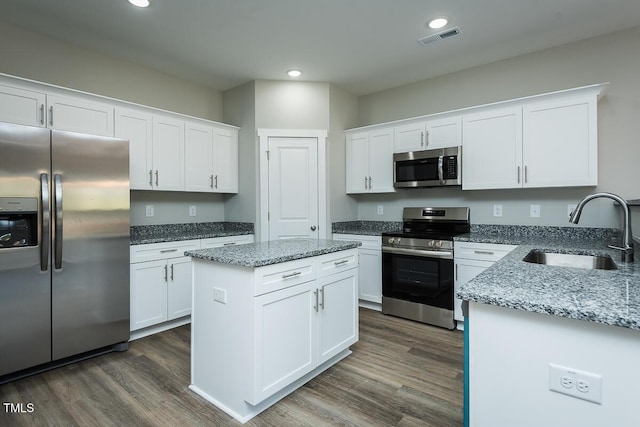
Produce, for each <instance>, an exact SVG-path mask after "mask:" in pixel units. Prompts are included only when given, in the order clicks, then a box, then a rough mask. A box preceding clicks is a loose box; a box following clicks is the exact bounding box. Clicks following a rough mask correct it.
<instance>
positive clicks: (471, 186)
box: [462, 107, 522, 190]
mask: <svg viewBox="0 0 640 427" xmlns="http://www.w3.org/2000/svg"><path fill="white" fill-rule="evenodd" d="M462 122H463V124H462V129H463V130H462V132H463V135H464V139H463V142H462V188H463V189H465V190H476V189H485V188H514V187H521V186H522V184H521V181H522V179H521V175H522V165H521V161H522V108H520V107H513V108H499V109H491V110H486V111H481V112H478V113H475V114H468V115H465V116H464V118H463V121H462Z"/></svg>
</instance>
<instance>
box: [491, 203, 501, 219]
mask: <svg viewBox="0 0 640 427" xmlns="http://www.w3.org/2000/svg"><path fill="white" fill-rule="evenodd" d="M493 216H502V205H493Z"/></svg>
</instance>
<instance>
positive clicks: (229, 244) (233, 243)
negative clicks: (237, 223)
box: [222, 242, 236, 246]
mask: <svg viewBox="0 0 640 427" xmlns="http://www.w3.org/2000/svg"><path fill="white" fill-rule="evenodd" d="M235 244H236V242H228V243H223V244H222V246H233V245H235Z"/></svg>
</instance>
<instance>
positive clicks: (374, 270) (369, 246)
mask: <svg viewBox="0 0 640 427" xmlns="http://www.w3.org/2000/svg"><path fill="white" fill-rule="evenodd" d="M333 239H334V240H355V241H358V242H362V246H360V247H359V248H358V256H359V258H360V260H359V272H358V275H359V280H358V299H359V300H360V302H361V303H363V302H364V303H365V304H363V305H366V306H367V307H368V308H374V309H377V310H380V309H381V307H380V304H382V237H381V236H367V235H359V234H334V235H333ZM366 303H373V304H371V305H369V304H366Z"/></svg>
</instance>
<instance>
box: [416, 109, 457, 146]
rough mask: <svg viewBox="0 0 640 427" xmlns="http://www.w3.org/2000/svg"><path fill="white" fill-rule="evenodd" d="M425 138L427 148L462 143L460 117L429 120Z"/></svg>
mask: <svg viewBox="0 0 640 427" xmlns="http://www.w3.org/2000/svg"><path fill="white" fill-rule="evenodd" d="M425 139H426V149H428V150H430V149H434V148H445V147H458V146H460V145H462V118H461V117H460V116H455V117H447V118H442V119H437V120H429V121H428V122H427V125H426V138H425Z"/></svg>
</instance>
